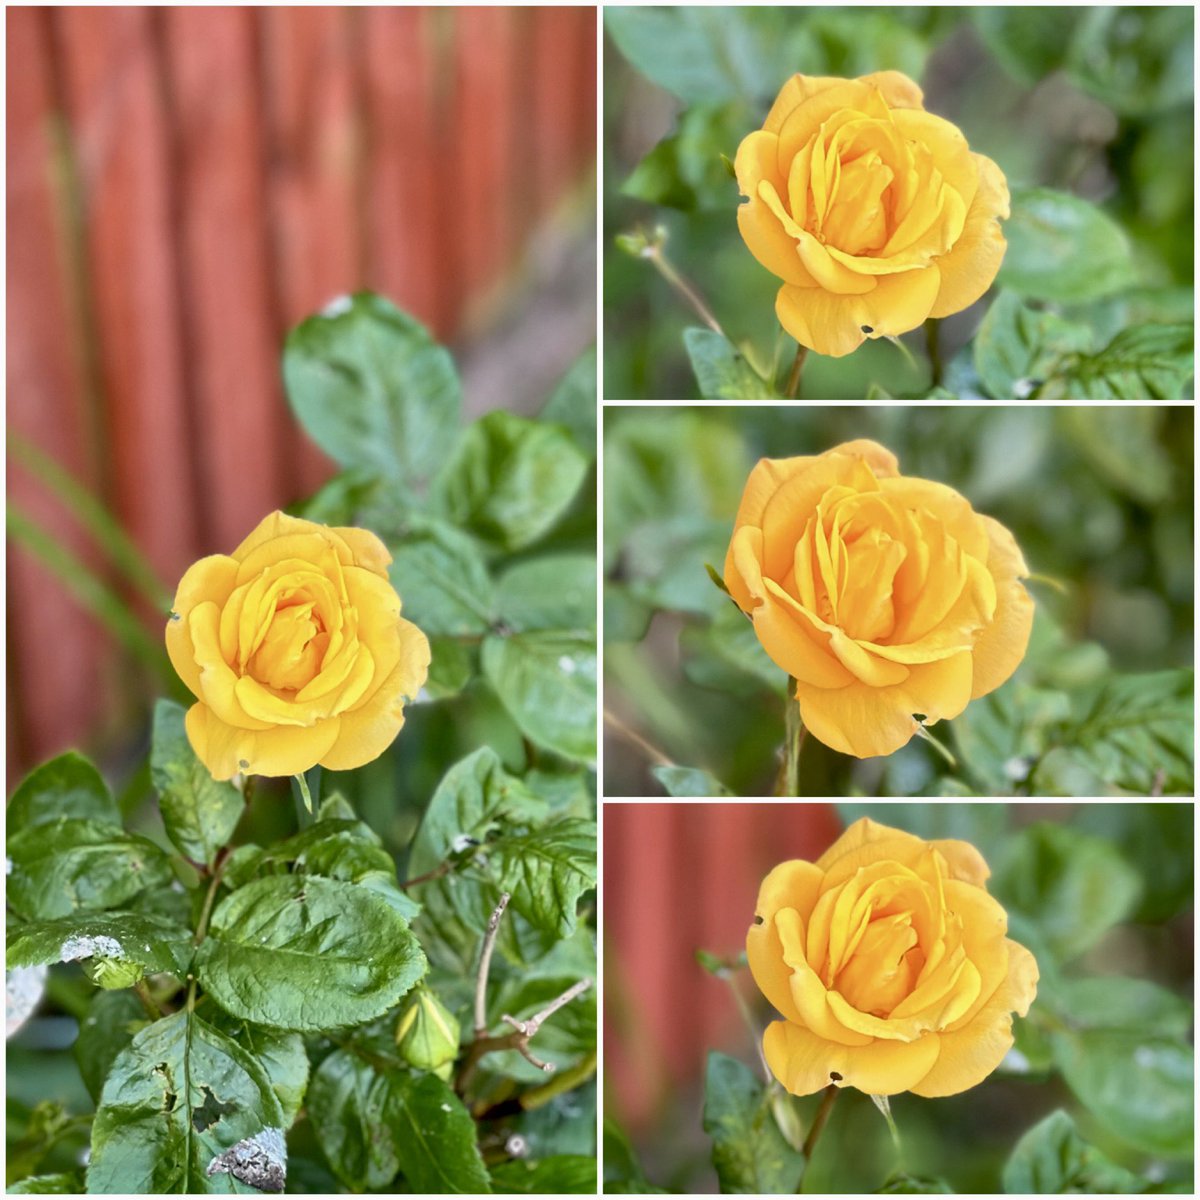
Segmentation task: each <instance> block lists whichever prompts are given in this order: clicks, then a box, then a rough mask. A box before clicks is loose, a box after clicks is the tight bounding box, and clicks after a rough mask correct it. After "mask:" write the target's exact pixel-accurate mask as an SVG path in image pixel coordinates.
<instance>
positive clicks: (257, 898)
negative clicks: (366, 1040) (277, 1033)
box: [195, 875, 426, 1032]
mask: <svg viewBox="0 0 1200 1200" xmlns="http://www.w3.org/2000/svg"><path fill="white" fill-rule="evenodd" d="M195 969H196V973H197V976H198V977H199V979H200V983H201V984H202V986H203V987H204V990H205V991H206V992H207V993H208V994H210V995H211V996H212V998H213V999H214V1000H215V1001H216V1002H217V1003H218V1004H219V1005H220V1006H221V1007H222V1008H223V1009H225V1011H226V1012H228V1013H230V1014H231V1015H233V1016H237V1017H241V1018H242V1019H243V1020H246V1021H252V1022H254V1023H255V1024H258V1025H266V1026H269V1027H272V1028H276V1029H294V1030H298V1031H301V1032H317V1031H322V1030H329V1029H337V1028H339V1027H343V1026H349V1025H358V1024H361V1023H362V1022H364V1021H369V1020H372V1019H373V1018H374V1017H378V1016H379V1015H380V1014H382V1013H384V1012H386V1011H387V1010H388V1009H389V1008H391V1007H392V1006H393V1005H394V1004H396V1003H397V1001H399V999H400V998H401V997H402V996H403V995H404V994H405V992H407V991H408V990H409V988H411V987H412V986H413V984H414V983H416V982H417V980H418V979H420V978H421V976H422V975H423V974H424V973H425V969H426V962H425V955H424V954H423V953H422V951H421V947H420V946H419V945H418V944H417V940H416V938H415V937H414V936H413V934H412V932H411V931H410V930H409V928H408V922H407V921H405V920H404V918H403V917H401V916H400V915H399V914H398V913H397V912H396V911H395V909H394V908H392V907H391V906H390V905H389V904H388V903H387V902H386V901H384V900H383V899H381V898H380V897H379V896H377V895H375V894H373V893H372V892H371V891H369V890H368V889H367V888H364V887H361V886H358V885H355V884H350V883H343V882H340V881H336V880H332V879H322V878H320V877H318V876H311V875H309V876H295V875H291V876H274V877H271V878H267V879H259V880H256V881H255V882H253V883H250V884H247V885H246V886H245V887H243V888H239V889H238V890H237V891H236V892H234V893H233V894H232V895H230V896H227V897H226V898H225V899H224V900H223V901H222V902H221V903H220V904H219V905H218V906H217V908H216V910H215V911H214V913H213V916H212V922H211V925H210V929H209V936H208V938H207V939H206V940H205V941H204V943H203V944H202V945H201V946H200V948H199V950H198V951H197V954H196V965H195Z"/></svg>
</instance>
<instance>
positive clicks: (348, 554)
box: [167, 512, 429, 779]
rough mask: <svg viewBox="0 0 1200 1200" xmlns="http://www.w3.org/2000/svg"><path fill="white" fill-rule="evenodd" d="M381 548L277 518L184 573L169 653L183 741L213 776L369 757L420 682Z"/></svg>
mask: <svg viewBox="0 0 1200 1200" xmlns="http://www.w3.org/2000/svg"><path fill="white" fill-rule="evenodd" d="M390 562H391V555H389V554H388V552H387V549H386V547H385V546H384V545H383V543H382V542H381V541H380V540H379V539H378V538H377V537H376V536H375V535H374V534H373V533H369V532H367V531H366V530H365V529H331V528H329V527H327V526H325V525H317V524H314V523H313V522H312V521H302V520H299V519H297V518H296V517H289V516H287V515H285V514H284V513H281V512H275V513H272V514H271V515H270V516H269V517H266V518H265V519H264V520H263V521H262V522H261V523H260V524H259V526H258V528H257V529H255V530H254V532H253V533H252V534H250V536H249V537H248V538H246V540H245V541H244V542H242V544H241V545H240V546H238V548H237V549H236V550H235V551H234V552H233V553H232V554H229V555H226V554H214V555H212V556H210V557H209V558H202V559H201V560H200V561H199V562H197V563H194V564H193V565H192V566H191V567H189V568H188V570H187V573H186V574H185V575H184V577H183V579H182V580H181V581H180V584H179V590H178V592H176V594H175V604H174V608H173V611H172V614H171V619H170V621H169V622H168V623H167V651H168V653H169V654H170V656H171V662H172V663H173V664H174V667H175V670H176V671H178V672H179V677H180V678H181V679H182V680H183V682H184V683H185V684H187V686H188V688H189V689H190V690H191V692H192V694H193V695H194V696H195V697H196V699H197V703H196V704H193V705H192V707H191V708H190V709H189V710H188V714H187V734H188V740H189V741H190V742H191V744H192V749H193V750H195V752H196V754H197V756H198V757H199V759H200V761H201V762H203V763H204V765H205V766H206V767H207V768H208V769H209V771H211V772H212V774H213V775H214V776H215V777H216V778H217V779H229V778H230V777H231V776H233V775H235V774H236V773H237V772H238V771H241V772H243V773H244V774H247V775H296V774H299V773H300V772H302V771H306V770H308V768H309V767H312V766H315V765H316V764H317V763H320V764H321V765H322V766H323V767H329V768H330V769H331V770H334V771H347V770H350V769H351V768H352V767H360V766H362V765H363V763H367V762H370V761H371V760H372V759H374V758H378V757H379V755H380V754H382V753H383V751H384V750H386V749H387V747H388V746H389V745H391V743H392V739H393V738H395V736H396V734H397V732H398V731H399V729H400V726H401V725H403V724H404V704H405V702H406V700H408V699H410V698H411V697H413V696H415V695H416V694H417V692H418V691H419V690H420V688H421V685H422V684H423V683H424V682H425V676H426V674H427V672H428V667H429V642H428V641H427V640H426V638H425V635H424V634H423V633H422V632H421V631H420V630H419V629H418V628H417V627H416V626H415V625H413V624H412V622H410V621H406V620H405V619H404V618H403V617H401V615H400V597H399V596H397V595H396V592H395V589H394V588H393V587H392V585H391V584H390V583H389V582H388V576H387V565H388V563H390Z"/></svg>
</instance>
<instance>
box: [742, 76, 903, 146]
mask: <svg viewBox="0 0 1200 1200" xmlns="http://www.w3.org/2000/svg"><path fill="white" fill-rule="evenodd" d="M845 82H846V80H844V79H838V78H835V77H833V76H829V75H793V76H792V77H791V79H789V80H788V81H787V83H785V84H784V85H783V87H782V88H780V90H779V95H778V96H776V97H775V103H774V104H772V105H771V111H770V112H769V113H767V119H766V120H765V121H764V122H763V128H764V129H768V130H770V131H771V132H772V133H778V132H779V130H780V129H781V128H782V127H783V123H784V121H785V120H787V118H788V117H789V116H790V115H791V113H792V110H793V109H795V108H798V107H799V106H800V105H801V104H802V103H803V102H804V101H805V100H807V99H809V98H810V97H812V96H816V95H818V94H819V93H820V92H824V91H827V90H828V89H829V88H831V87H836V86H837V85H838V84H839V83H845ZM858 82H859V83H866V84H871V85H873V86H874V87H877V88H878V89H879V90H880V91H881V92H882V93H883V98H884V99H885V100H886V101H887V102H888V104H890V105H891V106H892V107H893V108H920V107H921V105H922V103H923V102H924V99H925V97H924V95H923V93H922V92H921V89H920V88H919V87H918V86H917V85H916V84H915V83H913V81H912V80H911V79H909V78H908V76H907V75H902V74H901V73H900V72H899V71H875V72H874V73H873V74H871V75H863V76H862V77H861V78H860V79H859V80H858Z"/></svg>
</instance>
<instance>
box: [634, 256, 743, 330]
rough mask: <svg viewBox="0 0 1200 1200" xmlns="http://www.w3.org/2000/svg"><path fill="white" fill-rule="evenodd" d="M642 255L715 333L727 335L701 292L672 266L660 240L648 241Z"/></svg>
mask: <svg viewBox="0 0 1200 1200" xmlns="http://www.w3.org/2000/svg"><path fill="white" fill-rule="evenodd" d="M642 257H643V258H644V259H646V260H647V261H649V263H650V264H651V265H652V266H653V267H654V269H655V270H656V271H657V272H658V273H659V274H660V275H661V276H662V277H663V278H664V279H665V280H666V281H667V282H668V283H669V284H670V285H671V286H672V287H673V288H674V289H675V290H676V291H677V292H678V293H679V294H680V295H681V296H682V297H683V298H684V299H685V300H686V301H687V302H688V303H689V304H690V305H691V306H692V307H693V308H694V309H695V310H696V312H697V313H698V314H699V316H700V319H701V320H702V321H703V322H704V323H705V324H706V325H707V326H708V327H709V329H711V330H712V331H713V332H714V333H719V334H720V335H721V336H722V337H724V336H725V330H723V329H722V328H721V325H720V322H719V321H718V320H717V318H716V317H714V316H713V315H712V311H711V309H709V307H708V305H707V304H705V303H704V300H703V298H702V297H701V295H700V293H699V292H697V291H696V289H695V288H694V287H692V285H691V284H690V283H688V281H687V280H686V279H684V277H683V276H682V275H680V273H679V272H678V271H677V270H675V268H674V266H672V264H671V261H670V260H669V259H668V258H667V256H666V255H665V254H664V253H663V251H662V246H661V244H659V243H658V242H647V244H646V248H645V249H644V250H643V251H642Z"/></svg>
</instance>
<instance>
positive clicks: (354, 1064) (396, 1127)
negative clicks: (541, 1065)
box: [307, 1050, 490, 1194]
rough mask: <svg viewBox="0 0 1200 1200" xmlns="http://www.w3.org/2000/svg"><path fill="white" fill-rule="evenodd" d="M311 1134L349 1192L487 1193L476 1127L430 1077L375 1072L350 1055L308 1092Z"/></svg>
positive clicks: (324, 1070) (325, 1070) (334, 1058)
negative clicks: (400, 1186)
mask: <svg viewBox="0 0 1200 1200" xmlns="http://www.w3.org/2000/svg"><path fill="white" fill-rule="evenodd" d="M307 1106H308V1114H309V1119H310V1121H311V1123H312V1127H313V1131H314V1133H315V1134H316V1136H317V1140H318V1141H319V1142H320V1144H321V1149H322V1150H323V1151H324V1153H325V1157H326V1158H327V1159H328V1160H329V1164H330V1166H332V1167H333V1170H334V1172H335V1174H336V1175H337V1176H338V1178H339V1179H340V1180H342V1182H343V1183H345V1184H346V1185H347V1186H348V1187H350V1188H352V1189H353V1190H355V1191H363V1190H368V1189H369V1190H372V1191H380V1190H382V1189H384V1188H387V1187H388V1186H389V1185H390V1184H391V1182H392V1181H393V1180H394V1179H395V1177H396V1175H397V1173H398V1172H400V1171H403V1172H404V1178H405V1180H406V1181H407V1183H408V1185H409V1190H411V1191H413V1192H426V1193H434V1194H444V1193H447V1192H452V1193H463V1192H488V1191H489V1190H490V1187H489V1182H488V1175H487V1171H486V1169H485V1168H484V1165H483V1160H482V1159H481V1158H480V1156H479V1150H478V1148H477V1146H476V1144H475V1122H474V1121H473V1120H472V1119H471V1115H470V1113H468V1112H467V1110H466V1109H465V1108H464V1107H463V1103H462V1101H461V1100H460V1099H459V1098H458V1097H457V1096H456V1095H455V1094H454V1092H453V1091H451V1090H450V1088H449V1087H448V1086H447V1085H446V1084H445V1083H443V1082H442V1081H441V1080H440V1079H438V1077H437V1076H436V1075H430V1074H421V1075H412V1074H409V1073H408V1072H407V1071H399V1070H386V1071H381V1070H376V1068H374V1067H372V1066H370V1065H369V1064H367V1063H366V1062H363V1061H362V1060H361V1059H359V1058H357V1057H356V1056H355V1055H354V1054H352V1053H351V1052H350V1051H348V1050H337V1051H335V1052H334V1053H333V1054H331V1055H330V1056H329V1057H328V1058H326V1059H325V1061H324V1062H323V1063H322V1064H321V1066H320V1067H319V1068H318V1070H317V1072H316V1074H315V1075H314V1076H313V1081H312V1085H311V1086H310V1088H309V1094H308V1105H307Z"/></svg>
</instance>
